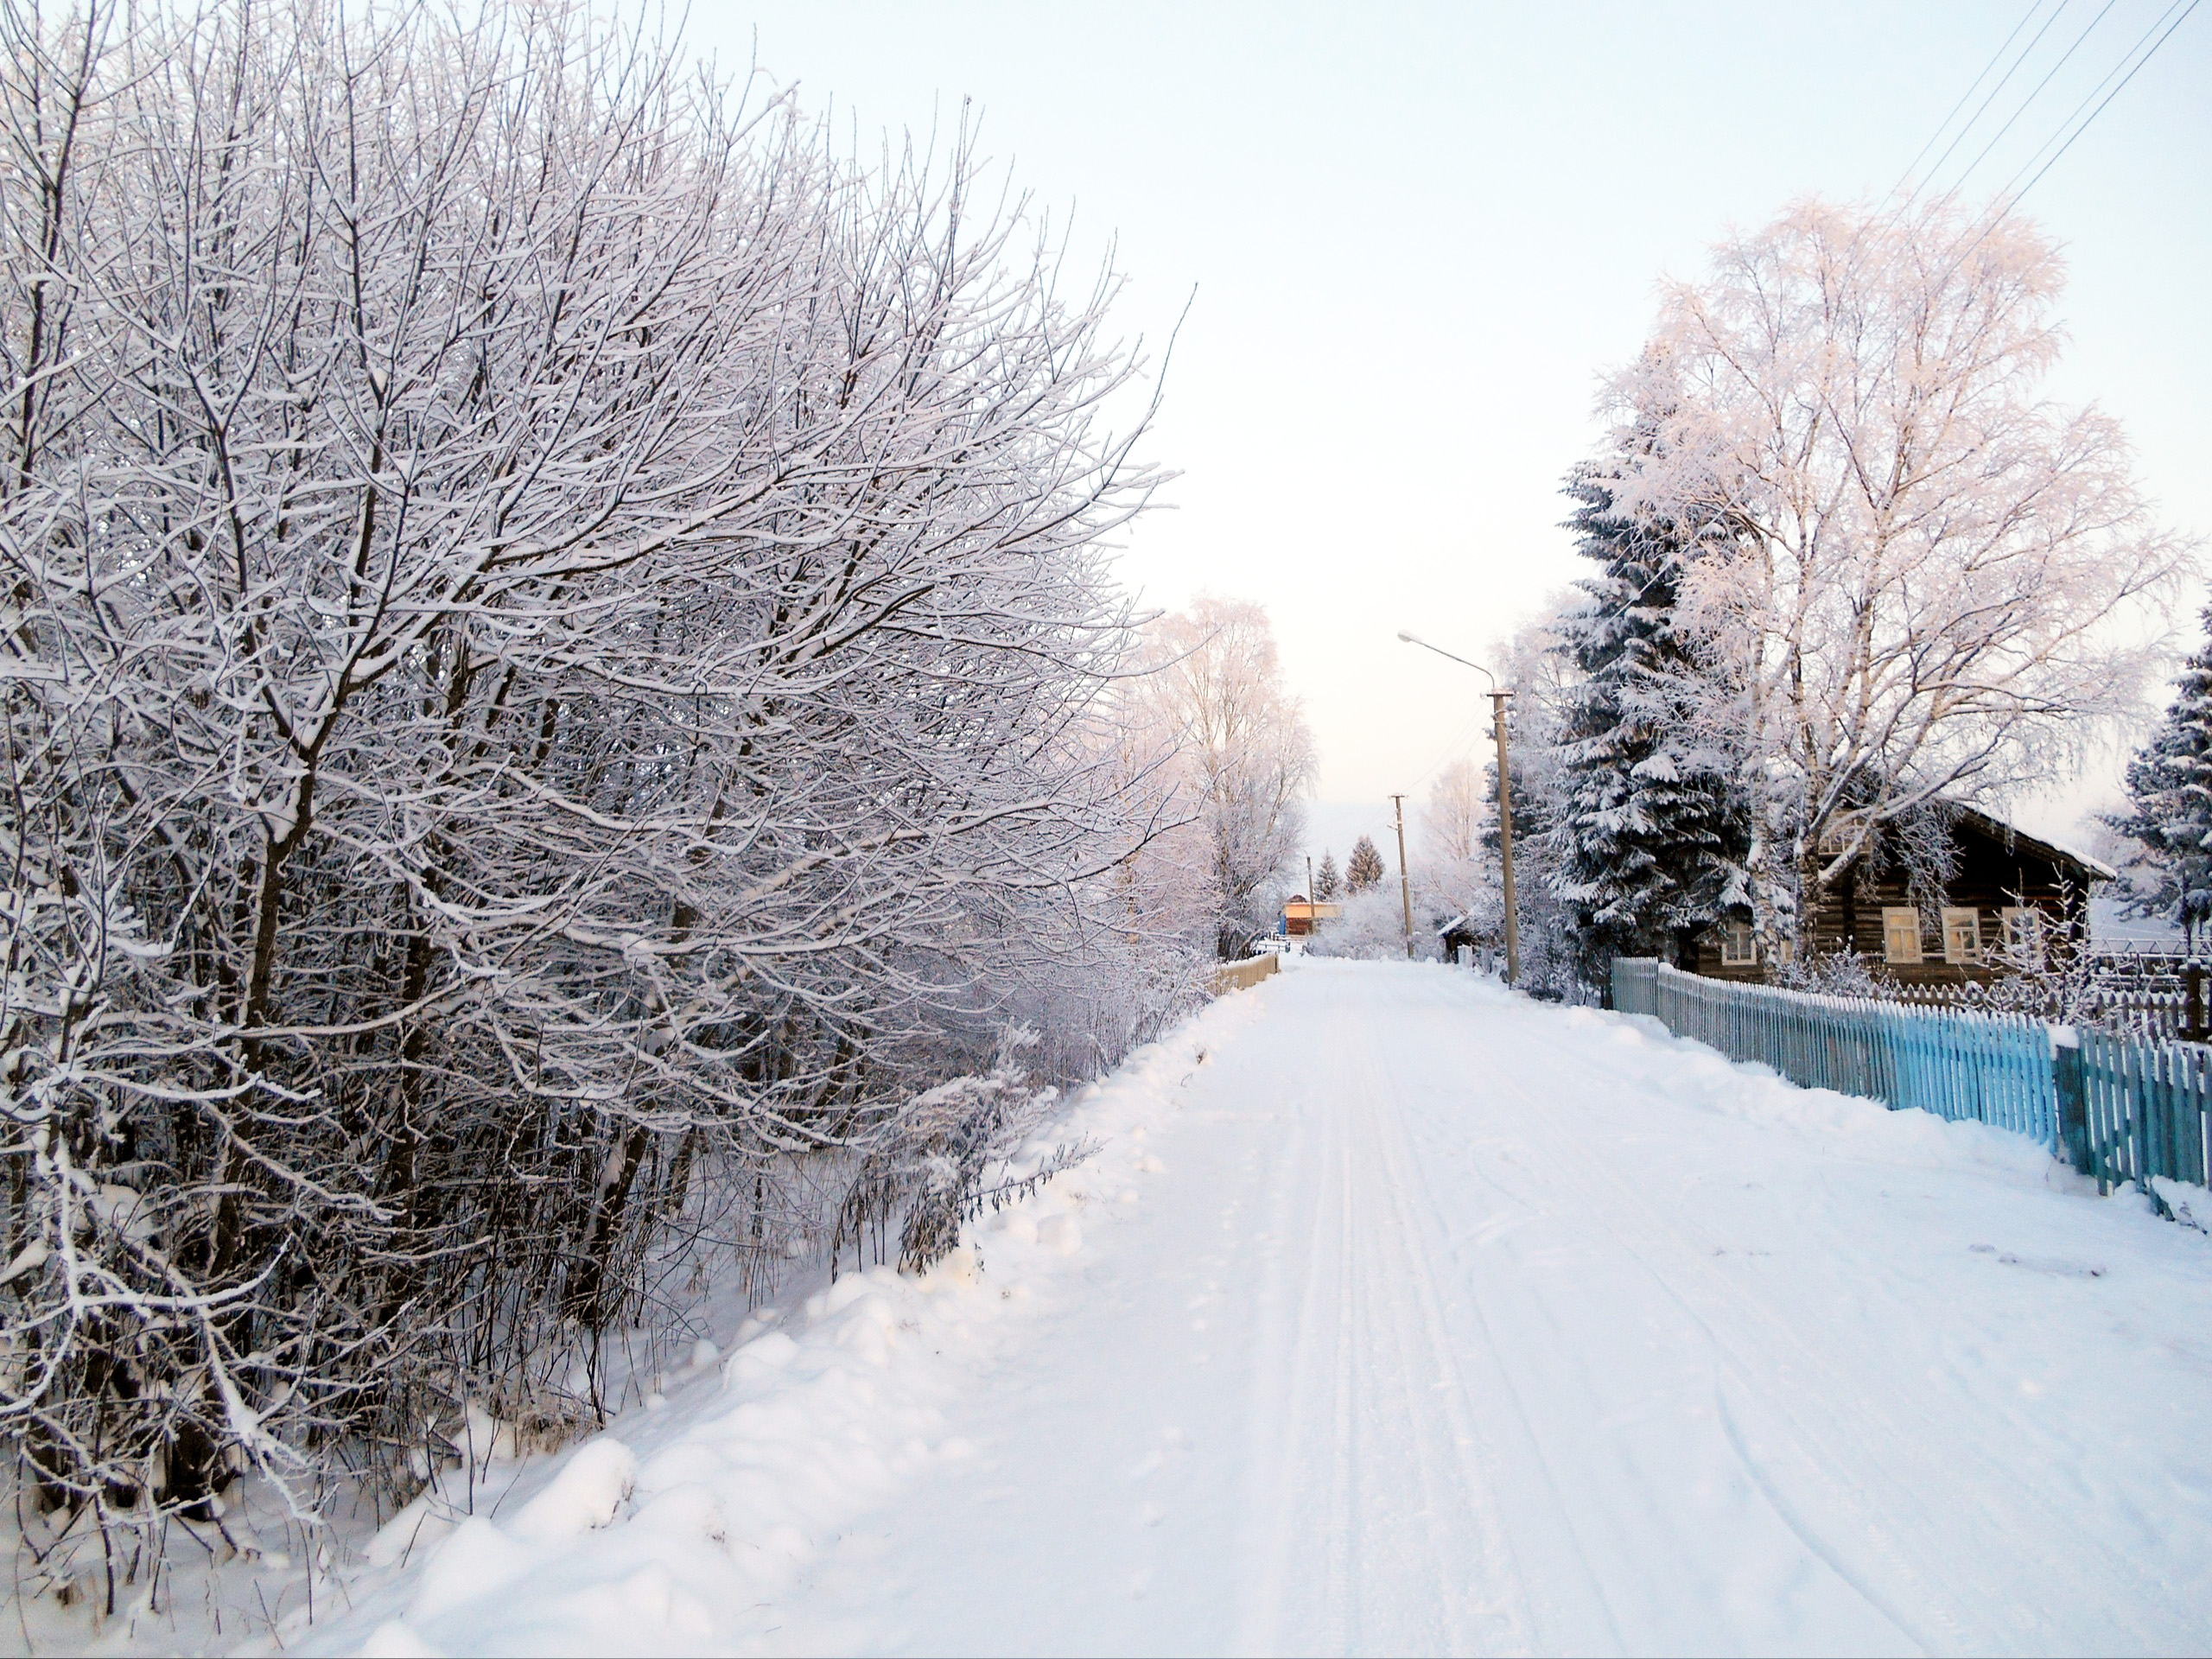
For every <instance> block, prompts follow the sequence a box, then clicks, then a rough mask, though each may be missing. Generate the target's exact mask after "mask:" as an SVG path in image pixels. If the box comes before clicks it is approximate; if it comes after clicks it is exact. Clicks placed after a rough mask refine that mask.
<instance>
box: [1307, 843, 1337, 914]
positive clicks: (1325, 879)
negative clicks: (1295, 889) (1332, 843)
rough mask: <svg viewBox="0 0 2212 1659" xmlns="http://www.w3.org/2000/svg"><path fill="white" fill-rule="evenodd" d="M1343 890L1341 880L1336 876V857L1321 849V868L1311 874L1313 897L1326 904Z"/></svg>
mask: <svg viewBox="0 0 2212 1659" xmlns="http://www.w3.org/2000/svg"><path fill="white" fill-rule="evenodd" d="M1343 889H1344V880H1343V878H1342V877H1340V876H1338V874H1337V855H1335V854H1334V853H1332V852H1331V851H1330V850H1329V849H1327V848H1323V849H1321V867H1320V868H1319V869H1318V870H1316V871H1315V872H1314V874H1313V897H1314V898H1316V899H1319V900H1320V901H1321V902H1322V903H1323V904H1327V903H1328V902H1329V901H1330V900H1331V899H1334V898H1335V897H1336V896H1337V894H1338V893H1340V892H1342V891H1343Z"/></svg>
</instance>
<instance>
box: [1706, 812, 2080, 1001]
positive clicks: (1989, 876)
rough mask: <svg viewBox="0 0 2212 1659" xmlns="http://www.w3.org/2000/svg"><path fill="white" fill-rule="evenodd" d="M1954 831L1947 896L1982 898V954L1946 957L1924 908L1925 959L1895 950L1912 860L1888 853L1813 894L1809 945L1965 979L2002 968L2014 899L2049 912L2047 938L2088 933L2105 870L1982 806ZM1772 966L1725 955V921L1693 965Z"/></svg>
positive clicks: (1742, 970) (1954, 900)
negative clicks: (1895, 926) (1971, 959)
mask: <svg viewBox="0 0 2212 1659" xmlns="http://www.w3.org/2000/svg"><path fill="white" fill-rule="evenodd" d="M1952 833H1953V836H1954V839H1955V843H1956V845H1957V849H1958V861H1957V869H1956V872H1955V874H1954V875H1953V877H1952V880H1951V881H1950V882H1949V884H1948V886H1947V887H1946V888H1945V890H1944V898H1943V902H1944V904H1945V905H1946V906H1951V907H1956V908H1964V907H1966V906H1973V908H1974V912H1975V913H1976V916H1977V917H1978V918H1979V921H1980V936H1981V950H1982V954H1983V957H1984V958H1985V960H1984V962H1983V963H1980V964H1976V965H1967V964H1964V963H1953V962H1948V961H1946V960H1945V959H1944V955H1943V938H1942V931H1941V929H1940V927H1939V926H1938V925H1937V918H1933V917H1924V918H1923V922H1922V928H1921V960H1920V961H1919V962H1917V963H1902V962H1891V961H1889V960H1888V959H1887V951H1886V950H1885V941H1884V938H1883V932H1882V928H1883V920H1882V912H1884V911H1885V909H1891V908H1902V907H1904V906H1907V905H1908V904H1909V903H1910V900H1909V899H1907V897H1906V893H1905V873H1904V869H1903V868H1901V867H1899V866H1897V865H1896V864H1894V863H1893V862H1891V861H1889V860H1887V859H1884V860H1883V861H1882V865H1881V868H1879V869H1878V871H1877V872H1876V873H1875V874H1874V875H1873V876H1872V879H1867V878H1865V877H1863V876H1862V875H1860V874H1859V873H1858V872H1856V871H1853V870H1846V871H1844V872H1843V873H1842V874H1839V875H1838V876H1837V877H1836V880H1835V882H1834V886H1833V887H1831V888H1830V890H1829V891H1828V892H1827V893H1823V894H1821V895H1820V896H1819V897H1818V898H1817V899H1815V901H1814V904H1813V906H1812V913H1811V916H1810V917H1809V918H1808V922H1807V925H1806V928H1805V931H1804V935H1803V938H1804V943H1805V945H1806V947H1807V948H1808V949H1809V950H1810V951H1811V952H1812V953H1813V954H1814V955H1815V956H1833V955H1839V954H1840V953H1841V952H1842V951H1844V950H1847V949H1849V950H1857V951H1858V952H1859V955H1860V956H1862V957H1866V958H1867V960H1868V961H1869V962H1870V963H1872V964H1873V965H1874V966H1875V967H1876V969H1877V971H1878V972H1881V973H1883V974H1885V975H1886V976H1889V977H1891V978H1892V979H1895V980H1896V981H1897V982H1898V983H1900V984H1904V985H1958V984H1963V983H1966V982H1969V981H1977V980H1978V981H1984V982H1986V981H1988V980H1991V979H1994V978H1995V977H1996V976H1997V969H1995V968H1993V967H1992V966H1990V965H1989V963H1988V961H1987V958H1989V957H1993V956H1995V955H1996V953H1997V952H1998V951H1999V950H2001V949H2002V947H2003V945H2004V943H2005V923H2004V912H2005V911H2006V910H2007V909H2009V908H2011V907H2012V906H2030V907H2032V908H2034V909H2036V910H2037V911H2039V912H2042V914H2043V917H2044V924H2043V931H2044V943H2045V946H2046V948H2048V947H2049V946H2050V944H2054V943H2056V942H2057V941H2059V940H2062V939H2064V938H2069V937H2072V938H2086V937H2087V936H2088V916H2089V888H2090V885H2091V883H2092V882H2094V881H2096V880H2101V879H2103V875H2102V872H2101V871H2099V870H2097V869H2095V868H2093V867H2091V866H2090V865H2088V864H2087V863H2085V862H2083V861H2081V860H2079V859H2077V858H2075V857H2073V856H2071V855H2069V854H2067V853H2065V852H2063V851H2061V850H2059V849H2054V848H2050V847H2048V846H2046V845H2044V843H2043V842H2038V841H2037V840H2035V839H2034V838H2033V837H2031V836H2024V835H2019V834H2017V833H2013V832H2010V831H2008V829H2006V826H2005V825H2004V824H2002V823H1998V822H1997V821H1996V820H1994V819H1991V818H1987V817H1984V816H1983V815H1981V814H1980V813H1968V814H1967V815H1966V816H1965V817H1962V818H1961V820H1960V822H1959V823H1958V824H1957V826H1956V827H1955V829H1954V830H1953V832H1952ZM1770 966H1771V965H1770V963H1765V962H1759V963H1748V964H1745V963H1727V962H1724V961H1723V960H1722V950H1721V933H1720V930H1719V929H1718V928H1708V929H1707V931H1705V932H1704V933H1702V934H1700V936H1699V938H1698V940H1697V947H1696V957H1695V962H1694V971H1695V972H1697V973H1698V974H1700V975H1702V976H1705V977H1706V978H1708V979H1732V980H1739V981H1745V982H1758V981H1763V980H1764V979H1766V978H1768V977H1769V976H1770Z"/></svg>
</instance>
